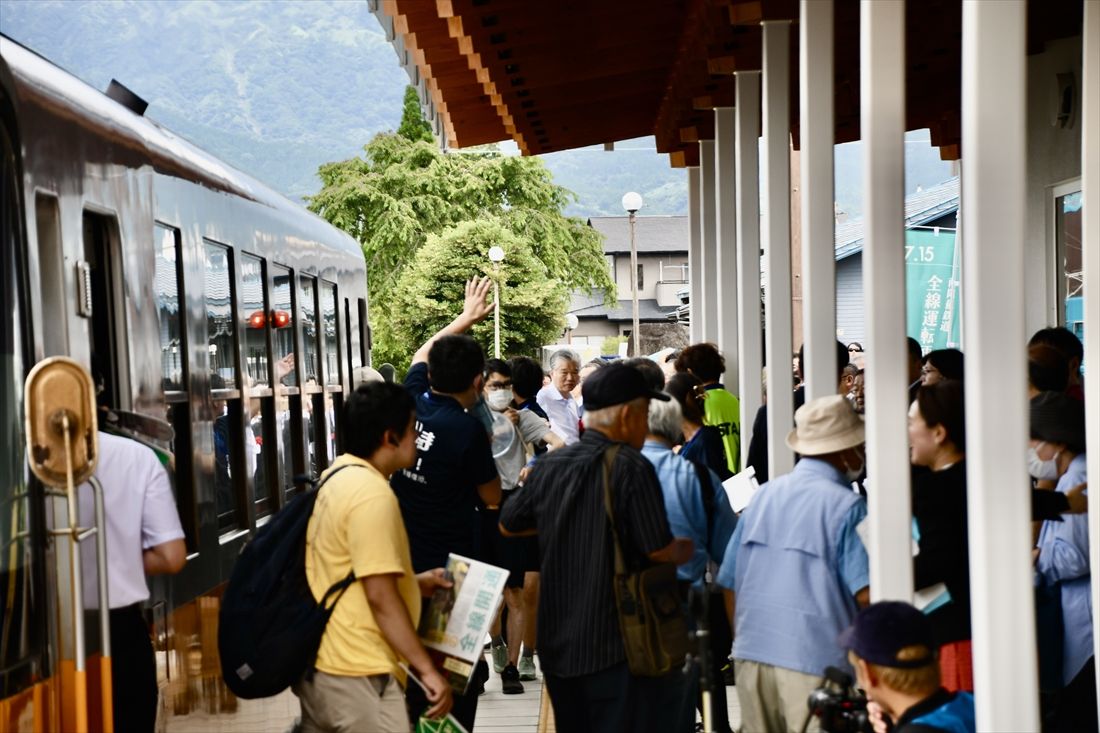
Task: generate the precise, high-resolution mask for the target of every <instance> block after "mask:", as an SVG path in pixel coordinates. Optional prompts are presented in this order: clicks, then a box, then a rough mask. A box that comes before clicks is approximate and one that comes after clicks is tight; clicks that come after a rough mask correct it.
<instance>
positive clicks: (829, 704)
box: [802, 667, 873, 733]
mask: <svg viewBox="0 0 1100 733" xmlns="http://www.w3.org/2000/svg"><path fill="white" fill-rule="evenodd" d="M808 704H809V707H810V712H809V715H807V716H806V722H805V724H804V725H803V726H802V730H803V731H805V730H806V729H807V728H808V727H809V725H810V720H811V719H812V718H813V717H817V718H820V719H821V730H822V733H872V730H873V729H872V728H871V723H870V722H869V721H868V719H867V698H866V697H865V696H864V695H863V693H861V692H858V691H856V689H855V686H854V685H853V681H852V676H851V675H850V674H848V673H847V672H844V671H843V670H839V669H837V668H836V667H826V668H825V678H824V679H823V680H822V681H821V687H818V688H817V689H816V690H814V691H813V692H811V693H810V698H809V701H808Z"/></svg>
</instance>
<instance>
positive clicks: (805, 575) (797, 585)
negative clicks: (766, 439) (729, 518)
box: [718, 456, 869, 675]
mask: <svg viewBox="0 0 1100 733" xmlns="http://www.w3.org/2000/svg"><path fill="white" fill-rule="evenodd" d="M866 516H867V504H866V502H865V501H864V500H863V498H862V497H861V496H859V494H856V493H855V492H853V491H852V489H851V487H850V486H849V485H848V481H847V479H846V478H845V477H844V475H843V474H841V473H840V472H839V471H837V470H836V469H835V468H833V467H832V466H831V465H829V464H828V463H826V462H825V461H822V460H819V459H817V458H812V457H808V456H807V457H804V458H803V459H802V460H801V461H799V462H798V464H797V465H796V466H795V468H794V471H792V472H791V473H789V474H786V475H784V476H780V477H778V478H776V479H773V480H772V481H769V482H768V483H766V484H764V485H763V486H761V487H760V489H759V490H758V491H757V492H756V495H755V496H754V497H753V499H752V502H751V503H750V504H749V505H748V507H746V509H745V511H744V512H742V514H741V518H740V521H738V523H737V529H736V530H734V533H733V539H731V540H730V544H729V547H728V548H727V549H726V557H725V559H724V560H723V561H722V567H721V569H720V570H719V571H718V583H719V585H722V586H723V587H726V588H730V589H731V590H733V591H734V593H735V594H736V599H737V618H736V621H735V628H736V633H735V634H734V646H733V656H734V658H736V659H746V660H750V661H754V662H760V663H762V664H770V665H773V666H776V667H784V668H786V669H793V670H795V671H797V672H802V673H804V674H810V675H820V674H822V673H823V672H824V671H825V668H826V667H828V666H830V665H831V666H833V667H838V668H840V669H848V668H849V665H848V660H847V655H846V654H845V653H844V651H843V650H842V649H841V648H840V645H839V644H838V643H837V637H838V636H839V635H840V632H841V631H843V630H844V629H846V628H847V627H848V626H849V625H850V624H851V623H852V620H853V619H854V618H855V615H856V612H857V610H858V608H857V606H856V599H855V594H856V593H857V592H858V591H860V590H861V589H863V588H866V587H867V585H868V582H869V581H868V569H867V550H866V549H865V548H864V547H863V541H862V540H860V539H859V535H858V534H857V533H856V526H857V525H858V524H859V523H860V522H861V521H863V519H864V517H866Z"/></svg>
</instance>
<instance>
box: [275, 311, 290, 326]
mask: <svg viewBox="0 0 1100 733" xmlns="http://www.w3.org/2000/svg"><path fill="white" fill-rule="evenodd" d="M273 313H274V317H273V318H272V319H271V320H272V321H274V322H275V328H286V327H287V326H289V325H290V314H289V313H287V312H286V311H274V312H273Z"/></svg>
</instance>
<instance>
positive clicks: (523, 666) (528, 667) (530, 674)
mask: <svg viewBox="0 0 1100 733" xmlns="http://www.w3.org/2000/svg"><path fill="white" fill-rule="evenodd" d="M519 678H520V679H521V680H527V681H531V680H533V679H535V658H534V657H533V656H527V655H526V654H524V655H523V656H521V657H520V658H519Z"/></svg>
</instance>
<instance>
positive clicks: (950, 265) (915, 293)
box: [905, 227, 962, 353]
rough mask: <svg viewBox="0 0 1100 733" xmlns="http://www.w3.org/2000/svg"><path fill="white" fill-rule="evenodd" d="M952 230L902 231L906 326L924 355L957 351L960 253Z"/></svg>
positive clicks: (959, 315)
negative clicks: (932, 352)
mask: <svg viewBox="0 0 1100 733" xmlns="http://www.w3.org/2000/svg"><path fill="white" fill-rule="evenodd" d="M955 235H956V232H955V231H954V230H952V229H944V228H940V227H937V228H933V229H908V230H906V232H905V287H906V293H907V297H906V301H907V302H906V317H907V319H906V323H907V328H906V330H907V331H908V335H909V336H912V337H913V338H915V339H916V340H917V341H918V342H919V343H920V345H921V349H923V350H924V352H925V353H928V352H929V351H932V350H935V349H948V348H952V349H957V348H959V343H960V341H959V323H960V320H961V315H962V314H961V313H960V308H961V305H962V303H961V302H960V300H961V292H960V289H959V285H960V282H959V276H960V263H959V257H960V254H961V253H960V252H959V251H958V249H957V247H956V246H955V243H956V236H955Z"/></svg>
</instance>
